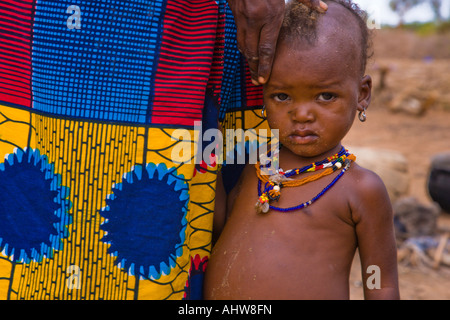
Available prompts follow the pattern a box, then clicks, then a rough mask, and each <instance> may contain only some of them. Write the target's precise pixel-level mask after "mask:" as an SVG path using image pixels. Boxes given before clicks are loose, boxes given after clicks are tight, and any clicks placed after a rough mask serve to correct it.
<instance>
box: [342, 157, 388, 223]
mask: <svg viewBox="0 0 450 320" xmlns="http://www.w3.org/2000/svg"><path fill="white" fill-rule="evenodd" d="M348 178H349V179H348V180H347V187H348V190H349V193H348V195H349V203H350V207H351V209H352V212H353V218H354V220H356V221H355V222H358V221H359V220H360V219H361V218H363V217H364V216H367V215H369V214H371V213H374V212H377V215H379V214H382V215H385V214H386V215H391V201H390V198H389V194H388V191H387V189H386V186H385V184H384V182H383V180H382V179H381V178H380V176H379V175H378V174H376V173H375V172H373V171H371V170H369V169H366V168H363V167H361V166H359V165H358V164H356V163H354V164H353V165H352V170H349V172H348Z"/></svg>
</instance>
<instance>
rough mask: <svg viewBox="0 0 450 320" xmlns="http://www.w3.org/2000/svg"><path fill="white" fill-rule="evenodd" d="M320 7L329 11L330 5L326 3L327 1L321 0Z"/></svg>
mask: <svg viewBox="0 0 450 320" xmlns="http://www.w3.org/2000/svg"><path fill="white" fill-rule="evenodd" d="M319 6H320V8H321V9H322V10H323V11H327V10H328V5H327V4H326V3H325V2H323V1H320V5H319Z"/></svg>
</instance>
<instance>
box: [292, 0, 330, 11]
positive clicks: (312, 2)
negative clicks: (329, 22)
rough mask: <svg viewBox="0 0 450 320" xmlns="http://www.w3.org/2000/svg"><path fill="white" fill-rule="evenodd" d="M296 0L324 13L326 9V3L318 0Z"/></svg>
mask: <svg viewBox="0 0 450 320" xmlns="http://www.w3.org/2000/svg"><path fill="white" fill-rule="evenodd" d="M297 1H298V2H301V3H303V4H304V5H306V6H308V7H310V8H312V9H314V10H317V11H318V12H320V13H324V12H325V11H327V9H328V5H327V4H326V3H325V2H323V1H320V0H297Z"/></svg>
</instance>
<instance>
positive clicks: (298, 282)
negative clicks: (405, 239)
mask: <svg viewBox="0 0 450 320" xmlns="http://www.w3.org/2000/svg"><path fill="white" fill-rule="evenodd" d="M325 2H326V3H327V4H328V11H327V12H326V13H325V14H323V15H322V14H320V15H319V14H317V13H314V12H311V10H309V9H307V8H306V7H304V6H303V5H299V4H296V1H295V0H294V1H293V3H292V4H290V6H289V7H287V10H288V13H287V16H286V19H285V23H284V25H283V28H282V33H281V35H280V38H279V41H278V47H277V53H276V57H275V61H274V65H273V71H272V74H271V77H270V79H269V81H268V82H267V83H266V84H265V86H264V101H265V108H266V112H267V119H268V122H269V125H270V127H271V128H272V129H279V140H280V143H281V145H282V147H281V149H280V151H279V163H280V165H279V167H280V168H283V169H296V168H298V169H299V170H297V171H295V170H292V171H289V170H286V171H284V172H281V173H280V174H278V176H271V177H270V176H267V175H264V174H263V173H262V172H261V165H260V164H257V165H256V166H255V165H248V166H247V167H246V168H245V169H244V172H243V174H242V177H241V181H240V182H239V184H238V186H237V187H236V189H235V191H234V192H235V193H236V195H237V196H236V198H235V200H234V204H233V207H232V211H231V214H230V216H229V217H228V220H227V223H226V225H225V228H224V230H223V232H222V234H221V236H220V238H219V240H218V242H217V243H216V245H215V247H214V249H213V252H212V255H211V259H210V262H209V265H208V269H207V274H206V278H205V298H206V299H256V300H258V299H333V300H334V299H348V298H349V281H348V280H349V273H350V269H351V266H352V261H353V257H354V254H355V251H356V249H357V248H359V254H360V258H361V266H362V274H363V283H364V293H365V298H366V299H398V298H399V290H398V278H397V259H396V243H395V236H394V228H393V214H392V208H391V203H390V200H389V196H388V194H387V191H386V189H385V186H384V184H383V182H382V181H381V180H380V178H379V177H378V176H377V175H375V174H374V173H373V172H371V171H369V170H367V169H364V168H362V167H360V166H358V165H357V163H355V162H354V160H355V158H354V156H353V155H351V154H350V153H349V152H347V151H346V150H345V149H343V146H342V145H341V141H342V139H343V138H344V137H345V135H346V134H347V132H348V131H349V129H350V127H351V126H352V123H353V121H354V119H355V117H356V115H357V113H359V118H360V120H361V121H365V118H366V115H365V112H366V109H367V107H368V106H369V102H370V98H371V88H372V80H371V78H370V76H364V72H365V67H366V60H367V51H368V47H369V46H368V42H369V40H368V38H369V37H368V31H367V27H366V23H365V21H364V18H363V17H362V12H361V11H360V10H359V9H358V8H357V7H356V6H355V5H353V4H352V3H351V1H350V0H348V1H344V0H340V1H339V0H335V1H325ZM349 151H351V150H349ZM312 164H314V165H312ZM322 167H325V168H322ZM276 178H278V180H277V179H276ZM305 178H306V179H305ZM310 200H311V201H310ZM231 201H233V200H231ZM255 202H257V206H256V208H255ZM257 211H258V212H259V213H258V212H257ZM219 220H220V219H219Z"/></svg>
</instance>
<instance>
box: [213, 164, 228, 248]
mask: <svg viewBox="0 0 450 320" xmlns="http://www.w3.org/2000/svg"><path fill="white" fill-rule="evenodd" d="M226 217H227V193H226V191H225V187H224V185H223V180H222V172H221V171H219V172H218V173H217V180H216V196H215V205H214V218H213V233H212V241H213V244H214V243H216V242H217V239H219V236H220V234H221V233H222V230H223V227H224V226H225V222H226Z"/></svg>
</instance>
